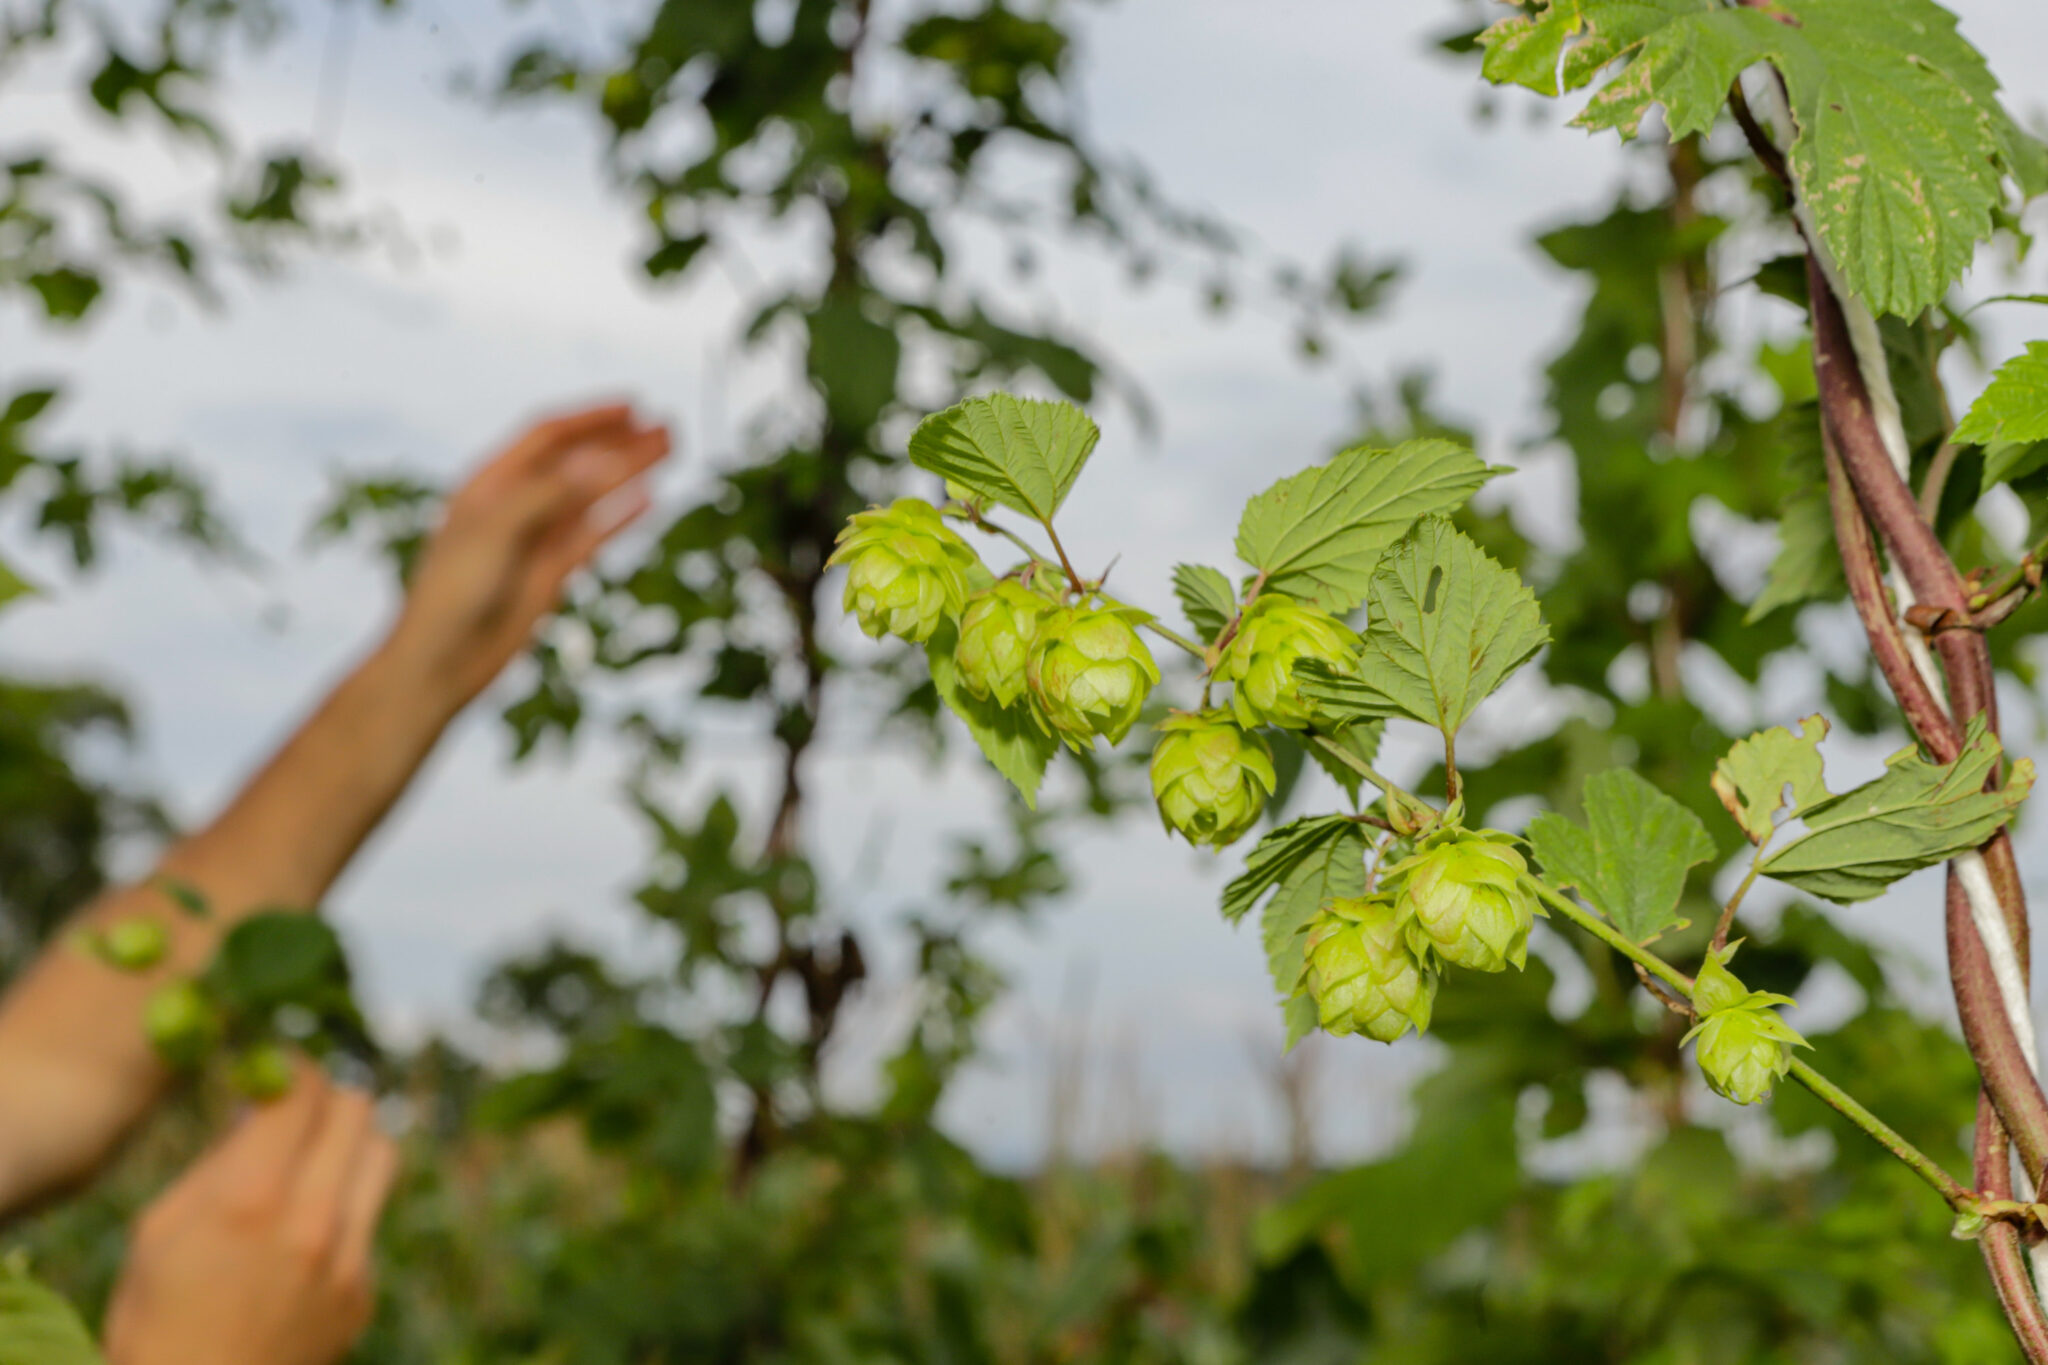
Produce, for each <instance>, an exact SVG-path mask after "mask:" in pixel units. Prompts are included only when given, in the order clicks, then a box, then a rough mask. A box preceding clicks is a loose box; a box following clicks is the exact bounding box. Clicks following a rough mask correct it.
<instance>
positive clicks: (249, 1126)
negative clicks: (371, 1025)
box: [176, 1057, 334, 1206]
mask: <svg viewBox="0 0 2048 1365" xmlns="http://www.w3.org/2000/svg"><path fill="white" fill-rule="evenodd" d="M333 1091H334V1086H333V1083H332V1082H330V1081H329V1080H328V1079H327V1074H326V1073H325V1072H323V1071H322V1070H321V1069H320V1068H319V1067H318V1066H315V1065H314V1064H313V1063H312V1062H310V1061H307V1060H306V1059H305V1058H303V1057H301V1058H298V1059H297V1060H296V1061H295V1063H294V1074H293V1077H292V1086H291V1089H289V1090H287V1091H286V1092H285V1093H284V1094H283V1095H282V1096H280V1097H279V1098H277V1099H275V1100H272V1101H270V1102H269V1103H267V1104H259V1105H255V1106H253V1107H252V1108H251V1109H250V1110H249V1111H248V1112H247V1114H246V1115H245V1116H244V1117H243V1118H242V1119H241V1121H240V1122H239V1123H238V1124H237V1125H236V1127H235V1128H234V1130H233V1131H232V1132H230V1133H229V1134H228V1135H227V1136H226V1137H225V1138H223V1139H221V1141H220V1142H219V1143H218V1144H217V1145H216V1146H215V1147H214V1149H213V1150H212V1151H211V1152H209V1153H207V1154H206V1155H205V1156H204V1157H201V1158H200V1160H199V1163H198V1164H197V1165H196V1166H194V1167H193V1168H192V1170H191V1171H190V1172H189V1173H188V1174H187V1176H186V1178H185V1179H184V1180H183V1181H181V1182H180V1183H179V1187H178V1191H177V1192H176V1193H177V1194H178V1195H181V1196H182V1197H183V1198H184V1199H186V1200H194V1201H196V1200H205V1199H213V1198H217V1197H232V1198H234V1199H236V1200H237V1201H246V1202H247V1203H248V1204H250V1205H252V1206H262V1205H264V1204H267V1203H270V1202H273V1201H275V1200H277V1199H278V1198H280V1197H281V1196H282V1195H283V1193H284V1190H285V1187H286V1186H287V1184H288V1183H289V1181H290V1179H291V1173H292V1170H293V1168H294V1167H295V1166H297V1165H298V1164H299V1160H300V1154H301V1153H302V1152H303V1151H304V1150H305V1147H306V1144H307V1143H308V1142H309V1141H311V1140H312V1137H313V1135H314V1133H315V1132H317V1131H318V1130H319V1128H320V1125H321V1122H322V1119H323V1117H324V1115H325V1114H326V1112H327V1106H328V1102H329V1100H330V1098H331V1096H332V1094H333Z"/></svg>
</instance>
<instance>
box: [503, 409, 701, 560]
mask: <svg viewBox="0 0 2048 1365" xmlns="http://www.w3.org/2000/svg"><path fill="white" fill-rule="evenodd" d="M672 444H673V443H672V441H671V439H670V436H669V433H668V428H666V427H650V428H647V429H645V430H642V431H635V432H632V433H631V434H629V435H626V436H623V437H620V438H617V439H615V440H612V441H608V442H605V443H602V444H599V443H592V444H589V445H584V446H580V447H578V448H577V449H576V450H575V451H573V452H572V453H571V454H570V455H569V457H568V458H567V459H564V460H563V461H562V462H561V463H560V464H558V465H556V466H555V467H554V468H553V469H551V470H550V471H548V472H547V473H546V474H544V475H539V476H536V477H534V478H532V479H529V480H526V481H524V482H523V483H522V484H521V485H520V486H519V487H518V488H516V489H508V490H506V492H505V493H504V495H503V497H502V500H501V503H500V505H499V506H498V507H497V508H495V509H493V512H492V518H493V520H494V521H496V522H497V523H498V524H499V525H500V526H501V527H503V528H505V529H507V530H509V531H511V532H512V533H513V534H517V535H532V534H535V533H542V534H545V533H546V532H547V530H548V529H550V528H551V527H552V526H553V525H554V524H555V523H557V522H561V521H567V520H570V519H573V518H575V517H577V516H579V515H580V514H581V513H583V512H584V511H585V510H587V509H588V508H590V507H591V506H592V505H594V504H595V503H597V502H598V501H599V500H600V499H602V498H604V497H605V496H606V495H607V494H609V493H611V492H613V491H614V490H615V489H617V488H619V487H620V486H621V485H623V484H625V483H627V482H628V481H630V480H632V479H633V478H635V477H637V476H639V475H640V474H643V473H645V472H646V471H647V470H649V469H651V468H653V467H654V466H655V465H656V464H658V463H660V462H661V461H662V460H663V459H665V458H667V456H668V453H669V450H670V448H671V446H672Z"/></svg>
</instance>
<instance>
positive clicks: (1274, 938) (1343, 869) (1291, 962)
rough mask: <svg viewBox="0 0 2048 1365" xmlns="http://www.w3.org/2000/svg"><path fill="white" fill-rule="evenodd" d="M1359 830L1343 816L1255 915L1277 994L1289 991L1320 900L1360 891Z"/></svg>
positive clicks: (1361, 856) (1361, 845)
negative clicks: (1334, 831)
mask: <svg viewBox="0 0 2048 1365" xmlns="http://www.w3.org/2000/svg"><path fill="white" fill-rule="evenodd" d="M1365 850H1366V842H1365V831H1364V829H1363V828H1362V827H1361V826H1359V825H1356V824H1352V823H1351V822H1349V821H1346V822H1344V825H1343V827H1342V828H1341V829H1339V830H1338V831H1337V832H1336V833H1335V834H1334V835H1333V836H1332V837H1330V838H1328V839H1326V840H1324V841H1323V842H1321V843H1319V844H1317V845H1316V846H1315V847H1314V848H1312V849H1311V850H1310V851H1309V853H1308V854H1307V855H1306V856H1304V857H1303V858H1302V859H1301V860H1300V861H1299V862H1296V863H1295V864H1294V866H1293V867H1292V868H1291V869H1290V870H1289V871H1288V873H1287V875H1286V876H1284V877H1283V878H1281V880H1280V889H1279V890H1278V891H1276V892H1274V893H1273V898H1272V899H1271V900H1269V901H1267V902H1266V908H1265V910H1264V911H1263V912H1262V913H1261V914H1260V916H1259V937H1260V940H1261V941H1262V942H1263V943H1264V944H1265V947H1266V970H1267V971H1269V972H1270V973H1272V976H1273V990H1274V993H1275V994H1276V995H1278V996H1279V998H1280V999H1282V1000H1286V999H1287V998H1288V997H1290V996H1292V995H1293V994H1294V992H1295V990H1296V988H1297V987H1299V986H1300V985H1301V974H1302V972H1303V970H1304V969H1305V968H1306V967H1307V965H1308V958H1307V951H1308V930H1309V925H1310V923H1311V922H1312V921H1314V919H1315V917H1316V912H1317V911H1318V910H1320V909H1322V906H1323V902H1324V901H1327V900H1331V899H1333V898H1336V897H1339V896H1362V895H1364V894H1365Z"/></svg>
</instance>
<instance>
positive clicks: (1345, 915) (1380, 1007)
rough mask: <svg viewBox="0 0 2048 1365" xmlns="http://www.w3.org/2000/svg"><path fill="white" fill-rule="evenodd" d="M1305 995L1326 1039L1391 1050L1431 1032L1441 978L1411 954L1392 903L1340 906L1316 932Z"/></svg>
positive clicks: (1372, 900)
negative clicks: (1350, 1036) (1411, 1034)
mask: <svg viewBox="0 0 2048 1365" xmlns="http://www.w3.org/2000/svg"><path fill="white" fill-rule="evenodd" d="M1304 989H1306V990H1307V991H1308V993H1309V995H1310V996H1311V997H1312V998H1313V999H1314V1000H1315V1002H1316V1018H1317V1019H1318V1020H1319V1021H1320V1022H1321V1024H1322V1026H1323V1030H1324V1031H1325V1032H1326V1033H1334V1034H1337V1035H1339V1036H1342V1035H1344V1034H1347V1033H1363V1034H1364V1035H1365V1036H1366V1037H1368V1038H1376V1039H1378V1040H1379V1041H1380V1042H1382V1043H1391V1042H1393V1041H1394V1040H1395V1039H1397V1038H1399V1037H1400V1036H1401V1035H1402V1034H1404V1033H1406V1032H1408V1030H1409V1029H1411V1028H1412V1029H1414V1030H1415V1031H1416V1032H1417V1033H1422V1032H1424V1031H1425V1030H1427V1029H1428V1028H1429V1012H1430V1009H1431V1008H1432V1007H1433V1006H1434V1005H1435V1004H1436V973H1435V972H1432V971H1431V970H1430V969H1429V967H1428V965H1427V964H1426V963H1425V962H1424V961H1423V959H1422V958H1420V957H1419V956H1417V955H1416V953H1415V952H1414V951H1413V950H1412V949H1411V948H1410V947H1409V946H1408V942H1407V937H1406V935H1405V934H1404V933H1403V932H1402V927H1401V912H1400V910H1399V908H1398V907H1397V906H1396V905H1395V904H1394V901H1393V898H1392V897H1390V896H1370V897H1367V898H1365V899H1364V900H1334V901H1331V902H1329V903H1328V904H1326V905H1325V906H1324V907H1323V909H1322V912H1321V913H1320V914H1319V915H1317V917H1316V919H1315V922H1314V923H1313V924H1312V925H1311V926H1310V927H1309V934H1308V971H1307V976H1306V979H1305V981H1304Z"/></svg>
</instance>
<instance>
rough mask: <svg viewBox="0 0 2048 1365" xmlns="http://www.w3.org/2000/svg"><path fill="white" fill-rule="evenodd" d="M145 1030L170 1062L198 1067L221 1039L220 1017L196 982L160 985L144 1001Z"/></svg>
mask: <svg viewBox="0 0 2048 1365" xmlns="http://www.w3.org/2000/svg"><path fill="white" fill-rule="evenodd" d="M142 1031H143V1032H144V1033H145V1034H146V1035H148V1037H149V1041H150V1043H151V1044H152V1045H153V1046H154V1047H155V1048H156V1050H157V1055H159V1056H160V1057H162V1058H163V1059H164V1061H165V1062H166V1063H168V1064H169V1065H171V1066H174V1067H189V1066H197V1065H198V1064H199V1063H200V1062H203V1061H205V1060H206V1055H207V1053H209V1052H211V1051H212V1050H213V1046H214V1044H215V1043H217V1042H219V1041H220V1035H221V1020H220V1015H219V1013H218V1012H217V1011H216V1010H215V1009H214V1007H213V1002H212V1001H211V1000H209V999H208V998H207V996H206V993H205V992H204V991H202V990H201V989H200V988H199V986H198V985H197V984H196V983H194V982H191V981H173V982H170V983H169V984H167V985H164V986H160V987H158V988H157V989H156V991H155V992H154V993H152V994H151V995H150V997H149V999H148V1001H147V1002H145V1003H144V1005H143V1007H142Z"/></svg>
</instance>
